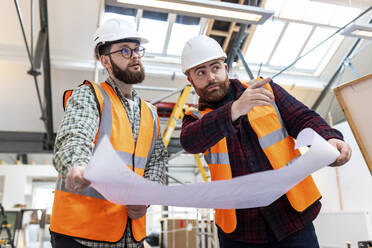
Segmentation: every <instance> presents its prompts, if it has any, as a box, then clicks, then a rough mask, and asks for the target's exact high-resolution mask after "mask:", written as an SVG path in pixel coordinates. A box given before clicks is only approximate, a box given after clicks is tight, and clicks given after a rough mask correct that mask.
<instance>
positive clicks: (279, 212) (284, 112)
mask: <svg viewBox="0 0 372 248" xmlns="http://www.w3.org/2000/svg"><path fill="white" fill-rule="evenodd" d="M230 82H231V85H230V89H229V93H228V94H227V95H226V96H225V97H224V99H222V100H221V101H220V102H216V103H206V102H202V101H200V102H199V109H200V110H202V109H204V108H205V107H209V108H212V109H214V111H211V112H210V113H208V114H205V115H204V117H203V118H202V119H201V120H197V119H194V117H192V116H190V115H186V116H185V117H184V119H183V125H182V132H181V144H182V146H183V148H184V149H185V150H186V151H188V152H190V153H200V152H203V151H205V150H206V149H207V148H209V147H211V146H213V145H214V144H216V143H217V142H218V141H219V140H220V139H222V138H223V137H226V140H227V146H228V152H229V158H230V165H231V170H232V176H233V177H237V176H242V175H246V174H250V173H254V172H258V171H265V170H272V167H271V165H270V162H269V160H268V159H267V158H266V156H265V154H264V152H263V150H262V149H261V147H260V145H259V143H258V138H257V135H256V134H255V132H254V131H253V129H252V127H251V125H250V124H249V122H248V118H247V116H246V115H245V116H242V117H240V118H239V119H238V120H236V121H235V122H234V123H233V122H232V120H231V105H232V103H233V101H234V100H235V99H238V98H239V96H240V95H241V94H242V93H243V91H244V90H245V89H246V88H245V87H244V86H242V84H241V83H240V82H239V81H238V80H233V79H232V80H230ZM270 85H271V87H272V89H273V91H274V95H275V103H276V104H277V106H278V108H279V111H280V114H281V116H282V118H283V121H284V124H285V127H286V129H287V131H288V134H289V135H290V136H292V137H297V134H298V133H299V132H300V131H301V130H302V129H304V128H307V127H309V128H312V129H314V130H315V131H316V132H317V133H318V134H319V135H321V136H322V137H323V138H325V139H326V140H328V139H331V138H337V139H343V137H342V134H341V133H340V132H339V131H338V130H335V129H332V128H331V127H330V126H329V125H328V124H327V123H326V122H325V121H324V120H323V119H322V118H321V117H320V116H319V115H318V114H317V113H316V112H314V111H312V110H310V109H309V108H307V107H306V106H305V105H304V104H302V103H301V102H299V101H298V100H297V99H295V98H294V97H293V96H291V95H290V94H289V93H288V92H286V91H285V90H284V89H283V88H282V87H280V86H279V85H278V84H275V83H273V82H271V83H270ZM267 183H270V182H267ZM247 190H249V189H247ZM320 207H321V204H320V202H319V201H317V202H316V203H314V204H313V205H312V206H310V207H309V208H308V209H307V210H305V211H304V212H302V213H299V212H297V211H296V210H294V209H293V208H292V207H291V205H290V203H289V201H288V199H287V197H286V196H285V195H284V196H282V197H281V198H279V199H278V200H276V201H275V202H274V203H272V204H271V205H269V206H267V207H262V208H251V209H239V210H236V214H237V221H238V222H237V228H236V229H235V231H234V232H232V233H231V234H225V235H226V236H227V237H229V238H231V239H233V240H236V241H241V242H247V243H266V242H268V240H269V239H270V240H271V239H272V238H273V237H274V238H275V239H276V240H282V239H284V238H285V237H287V236H288V235H290V234H291V233H294V232H296V231H298V230H301V229H302V228H304V226H305V225H307V224H309V223H310V222H312V221H313V220H314V219H315V218H316V216H317V215H318V213H319V211H320Z"/></svg>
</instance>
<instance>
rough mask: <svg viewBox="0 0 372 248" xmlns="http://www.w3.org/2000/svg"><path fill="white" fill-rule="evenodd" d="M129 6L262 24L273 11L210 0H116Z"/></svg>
mask: <svg viewBox="0 0 372 248" xmlns="http://www.w3.org/2000/svg"><path fill="white" fill-rule="evenodd" d="M117 2H118V3H122V4H124V5H125V6H126V7H129V8H140V9H147V10H151V11H159V12H167V13H176V14H182V15H189V16H197V17H205V18H212V19H216V20H223V21H232V22H238V23H247V24H249V23H251V24H263V23H264V22H265V21H266V20H267V19H268V18H270V17H271V16H272V15H273V14H274V11H270V10H265V9H263V8H259V7H253V6H249V5H242V4H235V3H228V2H220V1H212V0H173V1H172V0H140V1H133V0H117Z"/></svg>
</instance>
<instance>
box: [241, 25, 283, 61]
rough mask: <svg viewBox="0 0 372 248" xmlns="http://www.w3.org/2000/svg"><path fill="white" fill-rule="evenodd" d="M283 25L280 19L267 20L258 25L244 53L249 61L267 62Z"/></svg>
mask: <svg viewBox="0 0 372 248" xmlns="http://www.w3.org/2000/svg"><path fill="white" fill-rule="evenodd" d="M283 27H284V22H282V21H268V22H265V24H264V25H262V26H258V27H257V29H256V31H255V33H254V35H253V38H252V41H251V43H250V44H249V47H248V49H247V52H246V53H245V59H246V60H247V62H249V63H267V60H268V58H269V56H270V54H271V52H272V50H273V48H274V45H275V43H276V41H277V40H278V37H279V35H280V34H281V32H282V30H283Z"/></svg>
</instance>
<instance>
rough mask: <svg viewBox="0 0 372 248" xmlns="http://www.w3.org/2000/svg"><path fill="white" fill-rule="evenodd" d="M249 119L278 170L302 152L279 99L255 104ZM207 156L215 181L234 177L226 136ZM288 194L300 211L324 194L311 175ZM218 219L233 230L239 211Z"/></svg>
mask: <svg viewBox="0 0 372 248" xmlns="http://www.w3.org/2000/svg"><path fill="white" fill-rule="evenodd" d="M245 86H246V85H245ZM246 87H247V86H246ZM265 88H267V89H268V90H270V91H271V92H273V91H272V89H271V87H270V85H269V84H266V85H265ZM210 111H212V109H205V110H204V111H201V112H198V111H197V110H195V109H192V110H191V111H189V112H187V113H186V114H188V115H191V116H193V117H195V118H197V119H200V118H201V117H202V116H204V114H206V113H208V112H210ZM248 120H249V123H250V124H251V126H252V128H253V130H254V131H255V133H256V135H257V137H258V139H259V144H260V146H261V149H262V150H263V151H264V153H265V155H266V157H267V158H268V160H269V161H270V164H271V166H272V167H273V168H274V169H279V168H281V167H283V166H285V165H288V164H290V163H291V162H293V160H294V159H296V157H298V156H299V155H300V152H299V151H298V150H294V143H295V141H294V139H293V138H292V137H291V136H289V135H288V132H287V130H286V129H285V126H284V123H283V120H282V118H281V116H280V112H279V110H278V107H277V106H276V104H275V102H274V103H273V104H272V105H271V106H257V107H254V108H253V109H252V110H251V111H250V112H249V113H248ZM204 157H205V160H206V162H207V163H208V167H209V170H210V173H211V178H212V180H226V179H231V178H232V173H231V167H230V162H229V155H228V151H227V143H226V138H223V139H221V140H220V141H219V142H217V143H216V144H215V145H214V146H213V147H211V148H209V149H208V150H207V151H205V152H204ZM286 196H287V198H288V200H289V201H290V203H291V205H292V207H293V208H294V209H295V210H297V211H298V212H302V211H304V210H305V209H306V208H308V207H309V206H310V205H311V204H313V203H314V202H315V201H317V200H318V199H319V198H320V197H321V195H320V193H319V191H318V188H317V187H316V185H315V183H314V181H313V179H312V177H311V176H309V177H307V178H305V179H304V180H303V181H301V182H300V183H299V184H297V185H296V186H295V187H293V188H292V189H291V190H289V191H288V192H287V193H286ZM215 220H216V224H217V225H218V226H219V227H220V228H221V229H222V230H223V231H224V232H225V233H231V232H233V231H234V230H235V228H236V217H235V210H230V209H229V210H220V209H216V214H215Z"/></svg>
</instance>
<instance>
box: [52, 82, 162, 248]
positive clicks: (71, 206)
mask: <svg viewBox="0 0 372 248" xmlns="http://www.w3.org/2000/svg"><path fill="white" fill-rule="evenodd" d="M83 84H87V85H89V86H91V88H92V90H93V92H94V94H95V96H96V100H97V104H98V106H99V110H100V116H101V118H100V126H99V130H98V132H97V135H96V138H95V144H97V140H99V139H100V138H101V137H102V136H103V135H105V134H106V135H109V136H110V141H111V144H112V145H113V147H114V149H115V151H116V152H117V153H118V155H119V156H120V157H121V158H122V159H123V161H125V165H126V166H128V167H129V168H131V169H132V170H133V171H134V172H135V173H136V174H138V175H140V176H143V175H144V169H145V166H146V163H147V161H148V159H149V158H150V156H151V153H152V151H153V149H154V145H155V140H156V139H157V137H158V135H159V118H158V116H157V113H156V109H155V107H154V106H153V105H151V104H149V103H147V102H145V101H143V100H141V121H140V128H139V133H138V137H137V142H135V141H134V138H133V133H132V128H131V125H130V122H129V119H128V116H127V112H126V110H125V108H124V106H123V105H122V103H121V101H120V99H119V97H118V96H117V95H116V93H115V91H114V90H113V89H112V87H111V86H110V85H109V84H107V83H106V82H102V83H101V84H100V85H97V84H94V83H90V82H88V81H85V82H84V83H83ZM70 95H71V92H70V91H67V93H66V94H65V96H64V106H66V104H67V100H68V98H69V96H70ZM108 166H109V165H108ZM127 220H128V215H127V211H126V208H125V206H123V205H119V204H114V203H111V202H109V201H107V200H106V199H105V198H104V197H103V196H102V195H101V194H100V193H98V192H97V191H96V190H94V189H93V188H92V187H87V188H86V189H85V190H84V191H83V192H81V193H75V192H71V191H69V190H68V189H66V187H65V180H64V179H63V178H62V177H61V176H59V177H58V181H57V186H56V190H55V195H54V204H53V210H52V217H51V222H50V229H51V230H52V231H53V232H56V233H61V234H64V235H68V236H72V237H78V238H83V239H90V240H97V241H104V242H117V241H119V240H120V239H121V238H122V237H123V235H124V232H125V229H126V225H127ZM131 224H132V226H131V227H132V234H133V237H134V239H135V240H136V241H138V242H139V241H141V240H143V239H144V238H145V237H146V216H143V217H141V218H139V219H136V220H132V221H131Z"/></svg>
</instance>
